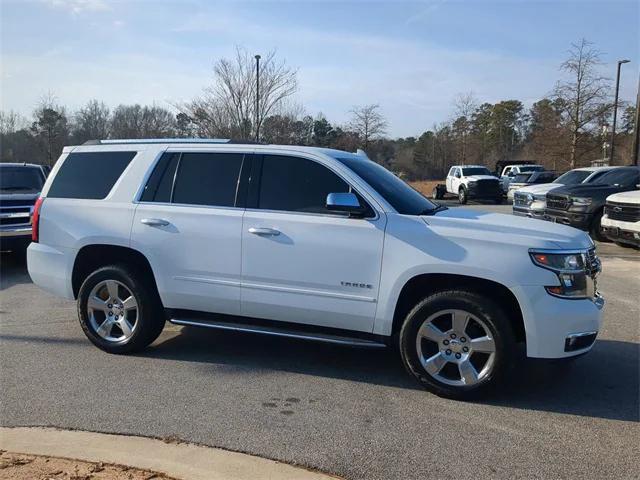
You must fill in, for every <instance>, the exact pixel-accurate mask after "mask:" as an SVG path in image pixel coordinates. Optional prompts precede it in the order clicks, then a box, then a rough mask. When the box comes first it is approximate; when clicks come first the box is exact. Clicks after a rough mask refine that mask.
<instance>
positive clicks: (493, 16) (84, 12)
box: [0, 0, 640, 136]
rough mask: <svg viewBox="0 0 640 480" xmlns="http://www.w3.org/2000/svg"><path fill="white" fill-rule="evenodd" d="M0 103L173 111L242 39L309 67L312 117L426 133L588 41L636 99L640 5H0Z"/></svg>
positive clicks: (304, 72)
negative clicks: (364, 114) (467, 96)
mask: <svg viewBox="0 0 640 480" xmlns="http://www.w3.org/2000/svg"><path fill="white" fill-rule="evenodd" d="M0 4H1V11H0V15H1V24H0V30H1V40H2V42H1V44H0V50H1V75H2V77H1V78H2V84H1V94H2V96H1V106H2V109H4V110H9V109H13V110H17V111H19V112H20V113H22V114H24V115H27V116H29V115H30V113H31V111H32V110H33V108H34V106H35V105H36V103H37V101H38V98H39V97H41V96H42V95H43V94H45V93H46V92H47V91H51V92H53V93H54V94H55V95H56V97H57V99H58V101H59V103H61V104H64V105H67V106H69V107H71V108H75V107H77V106H79V105H82V104H83V103H85V102H86V101H87V100H89V99H91V98H97V99H101V100H104V101H105V102H106V103H107V104H108V105H110V106H115V105H117V104H119V103H143V104H150V103H153V102H155V103H156V104H158V105H161V106H167V107H170V105H171V104H172V103H175V102H180V101H183V100H188V99H190V98H192V97H193V96H195V95H197V94H198V93H199V92H200V91H201V90H202V88H203V87H204V86H206V85H207V83H208V82H210V79H211V71H212V64H213V62H214V61H215V59H218V58H220V57H224V56H231V55H232V54H233V51H234V48H235V46H236V45H240V46H244V47H246V48H247V49H248V50H249V51H250V52H252V53H254V52H255V53H266V52H267V51H268V50H270V49H277V51H278V55H279V56H280V57H281V58H284V59H286V61H287V63H288V64H290V65H291V66H293V67H295V68H297V69H298V71H299V76H298V78H299V83H300V86H299V92H298V94H297V97H296V100H297V101H298V102H300V103H302V104H303V105H304V106H305V109H306V111H307V113H309V114H312V115H314V116H315V115H316V114H317V113H318V112H323V113H324V114H325V115H326V116H327V118H328V119H329V120H330V121H332V122H336V123H342V122H345V121H346V120H347V118H348V111H349V110H350V108H351V107H352V106H353V105H362V104H369V103H379V104H380V106H381V109H382V111H383V113H384V114H385V115H386V117H387V118H388V120H389V133H390V134H391V135H392V136H408V135H419V134H420V133H422V132H423V131H424V130H426V129H428V128H430V127H431V126H432V125H433V124H434V122H440V121H443V120H446V119H448V118H449V117H450V116H451V111H452V103H453V100H454V98H455V96H456V94H458V93H461V92H468V91H473V92H474V93H475V95H476V97H477V98H478V99H479V100H480V101H487V102H495V101H499V100H501V99H511V98H515V99H519V100H522V101H523V102H525V104H526V105H527V106H529V105H530V104H531V103H532V102H534V101H536V100H537V99H539V98H541V97H542V96H544V95H545V94H548V93H549V92H550V91H551V89H552V88H553V86H554V83H555V82H556V81H557V80H558V79H559V78H560V72H559V71H558V66H559V64H560V63H561V62H562V60H563V59H564V58H565V57H566V52H567V49H568V48H569V47H570V44H571V42H576V41H579V40H580V39H581V38H582V37H585V38H587V39H588V40H590V41H592V42H594V43H595V44H596V46H597V48H598V49H600V50H601V51H602V52H603V53H604V56H603V59H604V60H605V62H606V64H605V65H604V66H603V68H604V71H605V72H606V74H607V75H609V76H610V77H612V78H613V77H614V76H615V62H616V60H617V59H620V58H628V59H630V60H631V61H632V63H631V64H627V65H625V66H623V76H622V82H621V97H622V98H623V99H626V100H632V99H635V95H636V89H637V86H638V72H639V70H638V62H639V60H640V55H639V51H640V37H639V35H640V34H639V25H640V7H639V5H640V2H638V1H637V0H631V1H624V0H609V1H606V0H602V1H589V0H582V1H562V0H555V1H552V0H549V1H538V2H533V1H528V2H521V1H517V0H510V1H506V0H505V1H498V2H495V1H494V2H486V1H481V0H467V1H454V0H450V1H446V0H432V1H423V2H402V1H395V2H382V1H374V2H361V1H351V2H339V1H313V2H312V1H279V2H267V1H253V2H230V1H228V2H213V1H197V0H195V1H194V0H192V1H177V0H168V1H151V0H145V1H142V0H138V1H131V2H125V1H115V2H112V1H108V0H41V1H31V2H29V1H24V0H22V1H18V0H0Z"/></svg>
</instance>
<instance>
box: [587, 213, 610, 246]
mask: <svg viewBox="0 0 640 480" xmlns="http://www.w3.org/2000/svg"><path fill="white" fill-rule="evenodd" d="M603 213H604V212H603V211H602V210H600V211H599V212H598V213H596V214H595V216H594V217H593V221H592V222H591V227H590V228H589V235H591V238H593V239H594V240H597V241H598V242H611V240H609V239H608V238H607V237H606V236H605V235H604V234H603V233H602V225H601V223H602V215H603Z"/></svg>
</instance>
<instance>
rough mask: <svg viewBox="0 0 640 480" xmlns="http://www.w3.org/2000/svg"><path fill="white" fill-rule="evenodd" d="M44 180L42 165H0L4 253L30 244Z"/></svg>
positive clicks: (1, 247)
mask: <svg viewBox="0 0 640 480" xmlns="http://www.w3.org/2000/svg"><path fill="white" fill-rule="evenodd" d="M44 180H45V175H44V172H43V170H42V167H41V165H33V164H28V163H0V250H18V251H24V250H25V249H26V248H27V245H29V242H30V241H31V213H32V211H33V206H34V204H35V203H36V199H37V198H38V195H39V194H40V190H41V189H42V185H44Z"/></svg>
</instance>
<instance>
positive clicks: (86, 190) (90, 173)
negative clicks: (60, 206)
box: [47, 152, 136, 199]
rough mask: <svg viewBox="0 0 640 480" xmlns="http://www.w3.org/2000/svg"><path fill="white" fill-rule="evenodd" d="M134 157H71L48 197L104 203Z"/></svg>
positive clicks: (94, 154) (125, 154)
mask: <svg viewBox="0 0 640 480" xmlns="http://www.w3.org/2000/svg"><path fill="white" fill-rule="evenodd" d="M135 156H136V152H90V153H89V152H83V153H70V154H69V156H68V157H67V159H66V160H65V161H64V163H63V164H62V166H61V167H60V170H59V171H58V174H57V175H56V177H55V178H54V179H53V183H52V184H51V188H49V193H48V194H47V196H49V197H52V198H85V199H103V198H104V197H106V196H107V194H108V193H109V192H110V191H111V189H112V188H113V185H114V184H115V183H116V180H118V178H120V175H122V172H123V171H124V169H125V168H127V165H129V162H131V159H133V157H135Z"/></svg>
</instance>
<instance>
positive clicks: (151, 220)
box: [140, 218, 169, 227]
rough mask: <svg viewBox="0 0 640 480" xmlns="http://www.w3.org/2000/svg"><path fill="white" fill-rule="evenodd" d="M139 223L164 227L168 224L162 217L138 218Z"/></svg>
mask: <svg viewBox="0 0 640 480" xmlns="http://www.w3.org/2000/svg"><path fill="white" fill-rule="evenodd" d="M140 223H142V224H143V225H149V226H150V227H166V226H167V225H169V222H168V221H167V220H163V219H162V218H143V219H142V220H140Z"/></svg>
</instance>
